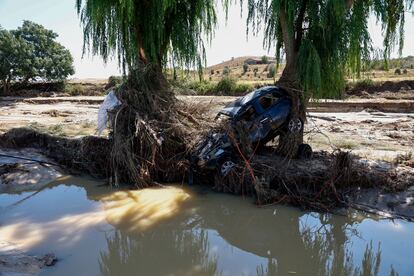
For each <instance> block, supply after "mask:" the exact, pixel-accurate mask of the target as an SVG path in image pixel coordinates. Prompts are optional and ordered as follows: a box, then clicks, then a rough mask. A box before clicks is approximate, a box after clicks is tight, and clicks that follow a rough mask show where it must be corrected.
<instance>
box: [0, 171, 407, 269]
mask: <svg viewBox="0 0 414 276" xmlns="http://www.w3.org/2000/svg"><path fill="white" fill-rule="evenodd" d="M83 181H84V180H82V178H72V179H65V180H64V183H65V184H67V183H75V184H77V185H78V187H76V186H70V185H68V186H63V185H59V184H62V183H56V184H57V185H58V186H55V187H51V188H50V189H48V190H45V191H42V192H41V193H39V194H38V195H36V196H35V197H33V198H30V199H29V200H26V201H24V202H22V203H21V204H19V205H18V206H16V207H15V208H13V209H11V210H8V211H7V212H3V213H1V212H0V224H1V225H2V226H1V228H0V239H6V240H7V241H9V242H13V243H17V244H23V245H24V244H26V247H23V248H27V249H29V250H30V249H32V250H34V252H35V253H44V252H45V250H47V251H46V252H49V251H52V252H55V253H57V255H58V256H59V257H61V258H62V262H59V263H58V265H57V266H56V267H54V268H52V269H51V270H49V272H48V273H50V274H51V275H73V274H82V275H96V274H104V275H216V274H221V275H241V274H244V275H289V274H295V275H384V274H385V275H388V274H389V273H391V275H396V271H401V269H403V270H404V271H405V272H406V273H405V274H407V271H408V275H410V273H409V272H410V271H413V265H412V264H411V259H410V258H409V255H410V254H406V255H408V258H407V259H406V260H405V261H401V262H400V259H398V261H396V259H395V258H394V256H393V252H391V250H390V243H391V244H393V243H397V242H395V241H393V240H391V241H390V240H389V239H387V238H378V236H377V237H376V239H375V240H374V241H372V239H373V237H374V236H375V235H374V234H373V233H371V232H370V231H372V229H373V228H375V227H377V225H382V226H383V227H384V226H385V227H384V228H383V229H385V230H382V231H383V232H382V233H387V234H388V233H391V235H389V236H394V238H395V239H399V242H401V241H407V240H409V239H407V235H410V234H412V232H413V230H414V228H412V227H411V225H408V224H404V225H402V224H401V223H400V224H399V226H398V224H397V225H395V226H393V225H392V223H382V224H381V223H380V222H375V221H374V220H365V221H363V219H360V220H355V219H352V218H348V217H345V216H344V217H341V216H334V215H329V214H318V213H305V212H301V211H299V210H298V209H295V208H289V207H284V206H276V207H272V208H257V207H255V206H254V205H253V204H252V203H251V201H250V200H242V199H241V198H239V197H235V196H229V195H223V194H214V193H204V194H201V193H200V191H198V190H197V188H194V189H192V190H191V191H189V190H187V189H182V188H179V187H169V188H165V189H148V190H142V191H119V190H116V191H113V190H111V189H108V188H104V187H97V185H96V182H93V183H87V184H85V183H83ZM80 183H82V185H80ZM0 199H1V197H0ZM16 199H17V198H16ZM7 200H8V201H10V202H12V201H13V200H14V198H13V200H12V199H7ZM50 206H55V207H54V208H50ZM367 222H368V223H367ZM362 225H365V229H364V228H363V227H361V226H362ZM396 226H398V227H396ZM407 229H408V230H407ZM396 231H400V232H398V233H402V234H403V235H402V236H401V237H395V236H396V235H395V234H394V233H397V232H396ZM404 231H406V232H405V233H406V234H404ZM408 231H410V232H408ZM407 232H408V234H407ZM392 234H394V235H392ZM404 235H406V236H404ZM380 237H383V236H380ZM380 240H381V241H382V240H384V243H381V245H380V244H379V241H380ZM407 243H408V246H405V249H404V250H405V252H409V250H410V249H411V246H412V245H413V243H412V242H411V241H407ZM42 244H45V248H46V249H45V248H43V247H41V245H42ZM384 244H385V245H387V246H388V247H387V246H385V249H386V250H384V246H383V245H384ZM390 257H391V258H390ZM393 258H394V259H393ZM384 263H385V264H386V265H384ZM391 264H395V265H398V267H397V266H395V269H394V268H393V267H391ZM404 266H405V267H404ZM407 266H408V269H407ZM75 268H76V272H77V273H73V269H75Z"/></svg>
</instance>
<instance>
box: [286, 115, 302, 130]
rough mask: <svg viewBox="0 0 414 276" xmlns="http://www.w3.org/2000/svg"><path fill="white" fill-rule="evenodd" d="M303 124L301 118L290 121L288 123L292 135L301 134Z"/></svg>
mask: <svg viewBox="0 0 414 276" xmlns="http://www.w3.org/2000/svg"><path fill="white" fill-rule="evenodd" d="M302 127H303V124H302V121H301V120H300V119H299V118H293V119H290V121H289V123H288V130H289V132H291V133H299V132H300V131H301V130H302Z"/></svg>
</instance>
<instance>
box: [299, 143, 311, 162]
mask: <svg viewBox="0 0 414 276" xmlns="http://www.w3.org/2000/svg"><path fill="white" fill-rule="evenodd" d="M312 154H313V152H312V147H311V146H309V145H308V144H300V145H299V148H298V158H300V159H309V158H311V157H312Z"/></svg>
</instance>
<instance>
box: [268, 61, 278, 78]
mask: <svg viewBox="0 0 414 276" xmlns="http://www.w3.org/2000/svg"><path fill="white" fill-rule="evenodd" d="M268 67H269V72H268V73H267V77H268V78H274V77H275V76H276V67H275V65H274V64H270V65H269V66H268Z"/></svg>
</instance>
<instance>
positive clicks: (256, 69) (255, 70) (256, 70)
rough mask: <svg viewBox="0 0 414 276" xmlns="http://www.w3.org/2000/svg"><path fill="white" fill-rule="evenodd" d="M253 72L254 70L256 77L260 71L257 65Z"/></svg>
mask: <svg viewBox="0 0 414 276" xmlns="http://www.w3.org/2000/svg"><path fill="white" fill-rule="evenodd" d="M253 72H254V76H255V77H256V76H257V72H259V68H258V67H255V68H254V69H253Z"/></svg>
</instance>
